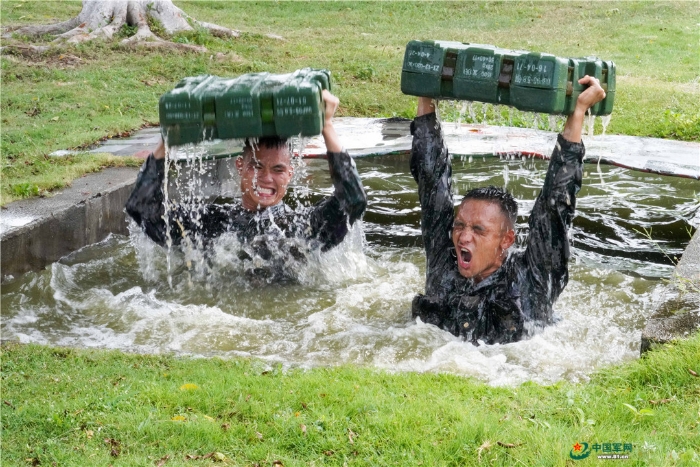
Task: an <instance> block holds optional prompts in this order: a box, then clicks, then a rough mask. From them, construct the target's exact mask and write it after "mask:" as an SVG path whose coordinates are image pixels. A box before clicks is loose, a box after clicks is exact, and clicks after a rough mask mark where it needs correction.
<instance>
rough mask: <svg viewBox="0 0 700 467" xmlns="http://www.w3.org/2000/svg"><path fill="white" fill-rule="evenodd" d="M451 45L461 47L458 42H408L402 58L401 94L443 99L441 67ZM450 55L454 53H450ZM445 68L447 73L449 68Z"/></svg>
mask: <svg viewBox="0 0 700 467" xmlns="http://www.w3.org/2000/svg"><path fill="white" fill-rule="evenodd" d="M451 45H452V46H454V47H461V46H462V44H460V43H459V42H445V41H435V42H434V41H424V42H421V41H411V42H409V43H408V45H407V46H406V52H405V54H404V58H403V72H402V73H401V92H403V93H404V94H410V95H414V96H424V97H435V98H438V97H443V96H444V94H445V93H443V92H442V83H443V79H442V74H443V66H445V61H446V60H445V58H446V55H447V52H448V49H449V48H450V46H451ZM452 54H454V52H451V55H452ZM446 68H447V70H445V72H446V73H449V71H450V70H449V66H447V67H446ZM452 71H454V68H452ZM447 94H451V93H447ZM449 97H452V96H451V95H450V96H449Z"/></svg>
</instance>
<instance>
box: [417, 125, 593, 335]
mask: <svg viewBox="0 0 700 467" xmlns="http://www.w3.org/2000/svg"><path fill="white" fill-rule="evenodd" d="M411 134H412V135H413V148H412V151H411V174H412V175H413V178H414V179H415V180H416V182H417V183H418V194H419V197H420V203H421V231H422V234H423V241H424V244H425V252H426V258H427V265H426V282H425V294H424V295H422V294H421V295H418V296H416V297H415V298H414V299H413V306H412V312H413V316H414V317H416V316H418V317H420V318H421V320H422V321H424V322H426V323H430V324H435V325H436V326H439V327H441V328H442V329H445V330H447V331H449V332H451V333H452V334H454V335H456V336H463V337H464V338H465V339H466V340H468V341H470V342H473V343H475V344H476V343H477V341H478V340H482V341H483V342H485V343H487V344H493V343H507V342H514V341H518V340H520V339H521V338H523V337H524V336H527V333H528V330H530V329H533V328H536V327H541V326H544V325H546V324H550V323H552V305H553V303H554V302H555V301H556V299H557V298H558V297H559V294H560V293H561V292H562V290H563V289H564V287H565V286H566V283H567V282H568V278H569V276H568V268H567V263H568V260H569V242H568V237H567V231H568V228H569V227H570V226H571V219H572V217H573V215H574V209H575V207H576V193H578V191H579V189H580V188H581V166H582V160H583V155H584V147H583V143H571V142H569V141H567V140H565V139H564V138H563V137H562V136H561V135H559V136H558V139H557V144H556V147H555V148H554V152H553V153H552V159H551V161H550V163H549V168H548V169H547V175H546V178H545V181H544V185H543V187H542V191H541V192H540V195H539V196H538V198H537V201H536V202H535V206H534V208H533V209H532V213H531V214H530V219H529V224H530V233H529V237H528V239H527V244H526V248H525V250H524V251H509V254H508V257H507V258H506V260H505V261H504V262H503V264H502V265H501V267H500V268H499V269H498V270H497V271H495V272H494V273H493V274H491V275H490V276H489V277H487V278H486V279H484V280H483V281H481V282H480V283H478V284H474V281H473V280H471V279H466V278H465V277H463V276H462V275H460V274H459V271H458V270H457V260H456V253H455V248H454V244H453V243H452V238H451V231H452V223H453V221H454V217H455V211H454V203H453V199H452V167H451V163H450V156H449V154H448V152H447V148H446V147H445V143H444V141H443V137H442V130H441V128H440V125H439V123H438V122H437V119H436V116H435V114H434V113H432V114H428V115H423V116H421V117H418V118H416V119H415V120H414V121H413V123H412V125H411Z"/></svg>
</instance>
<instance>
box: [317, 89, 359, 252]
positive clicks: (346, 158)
mask: <svg viewBox="0 0 700 467" xmlns="http://www.w3.org/2000/svg"><path fill="white" fill-rule="evenodd" d="M323 101H324V103H325V113H326V117H325V122H324V125H323V132H322V135H323V139H324V141H325V143H326V149H327V151H328V169H329V171H330V174H331V180H332V181H333V188H334V191H333V196H330V197H328V198H325V199H323V200H321V201H320V202H319V203H318V204H316V206H314V208H313V210H312V212H311V218H310V222H311V228H312V231H313V235H314V236H315V237H316V238H317V239H318V240H320V241H321V244H322V250H323V251H326V250H329V249H330V248H332V247H334V246H336V245H338V244H339V243H340V242H342V241H343V239H344V238H345V235H346V234H347V232H348V224H350V225H352V224H354V223H355V221H356V220H357V219H359V218H360V217H361V216H362V214H363V213H364V212H365V208H366V207H367V195H366V194H365V190H364V188H363V187H362V180H361V179H360V175H359V174H358V173H357V168H356V167H355V161H354V160H353V159H352V158H351V157H350V155H349V154H348V153H347V151H345V149H343V145H342V144H341V142H340V138H339V137H338V134H337V133H336V131H335V127H334V126H333V120H332V119H333V115H335V111H336V109H337V108H338V104H339V102H340V101H339V100H338V98H337V97H335V96H334V95H333V94H331V93H330V92H328V91H326V90H324V91H323Z"/></svg>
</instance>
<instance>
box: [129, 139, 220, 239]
mask: <svg viewBox="0 0 700 467" xmlns="http://www.w3.org/2000/svg"><path fill="white" fill-rule="evenodd" d="M164 178H165V145H164V143H163V140H162V139H161V140H160V142H159V144H158V146H157V147H156V149H155V150H154V151H153V153H152V154H151V155H149V156H148V159H146V162H144V164H143V166H142V167H141V171H140V172H139V174H138V177H137V178H136V184H135V185H134V189H133V191H132V192H131V195H130V196H129V199H128V200H127V202H126V212H127V213H128V214H129V215H130V216H131V217H132V218H133V219H134V220H135V221H136V223H137V224H139V225H140V226H141V227H142V228H143V230H144V232H145V233H146V235H148V236H149V237H150V238H151V240H153V241H154V242H156V243H158V244H159V245H162V246H165V245H166V244H167V230H168V229H166V222H165V217H164V215H163V214H164V212H165V206H164V204H163V201H164V195H163V189H164V187H163V185H164ZM167 218H168V221H169V231H170V239H171V240H172V242H173V244H174V245H177V244H179V243H180V242H181V241H182V239H183V238H184V237H185V235H192V234H199V235H200V236H201V238H203V239H209V238H213V237H216V236H217V235H220V234H221V233H222V232H224V231H225V230H226V229H227V226H228V225H229V222H230V213H227V212H225V210H223V209H222V208H221V207H220V206H216V205H211V206H203V207H201V208H200V209H199V210H198V211H197V212H192V211H191V210H187V209H185V208H182V207H180V206H178V205H175V206H174V207H173V208H172V210H171V211H170V212H169V213H168V217H167ZM193 218H196V219H197V222H193Z"/></svg>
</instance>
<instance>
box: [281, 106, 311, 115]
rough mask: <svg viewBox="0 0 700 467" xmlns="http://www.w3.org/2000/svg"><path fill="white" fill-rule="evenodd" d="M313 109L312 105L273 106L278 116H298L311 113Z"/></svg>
mask: <svg viewBox="0 0 700 467" xmlns="http://www.w3.org/2000/svg"><path fill="white" fill-rule="evenodd" d="M313 110H314V109H313V107H312V106H310V105H307V106H300V107H277V108H275V115H276V116H278V117H300V116H304V115H311V114H312V113H313Z"/></svg>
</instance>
